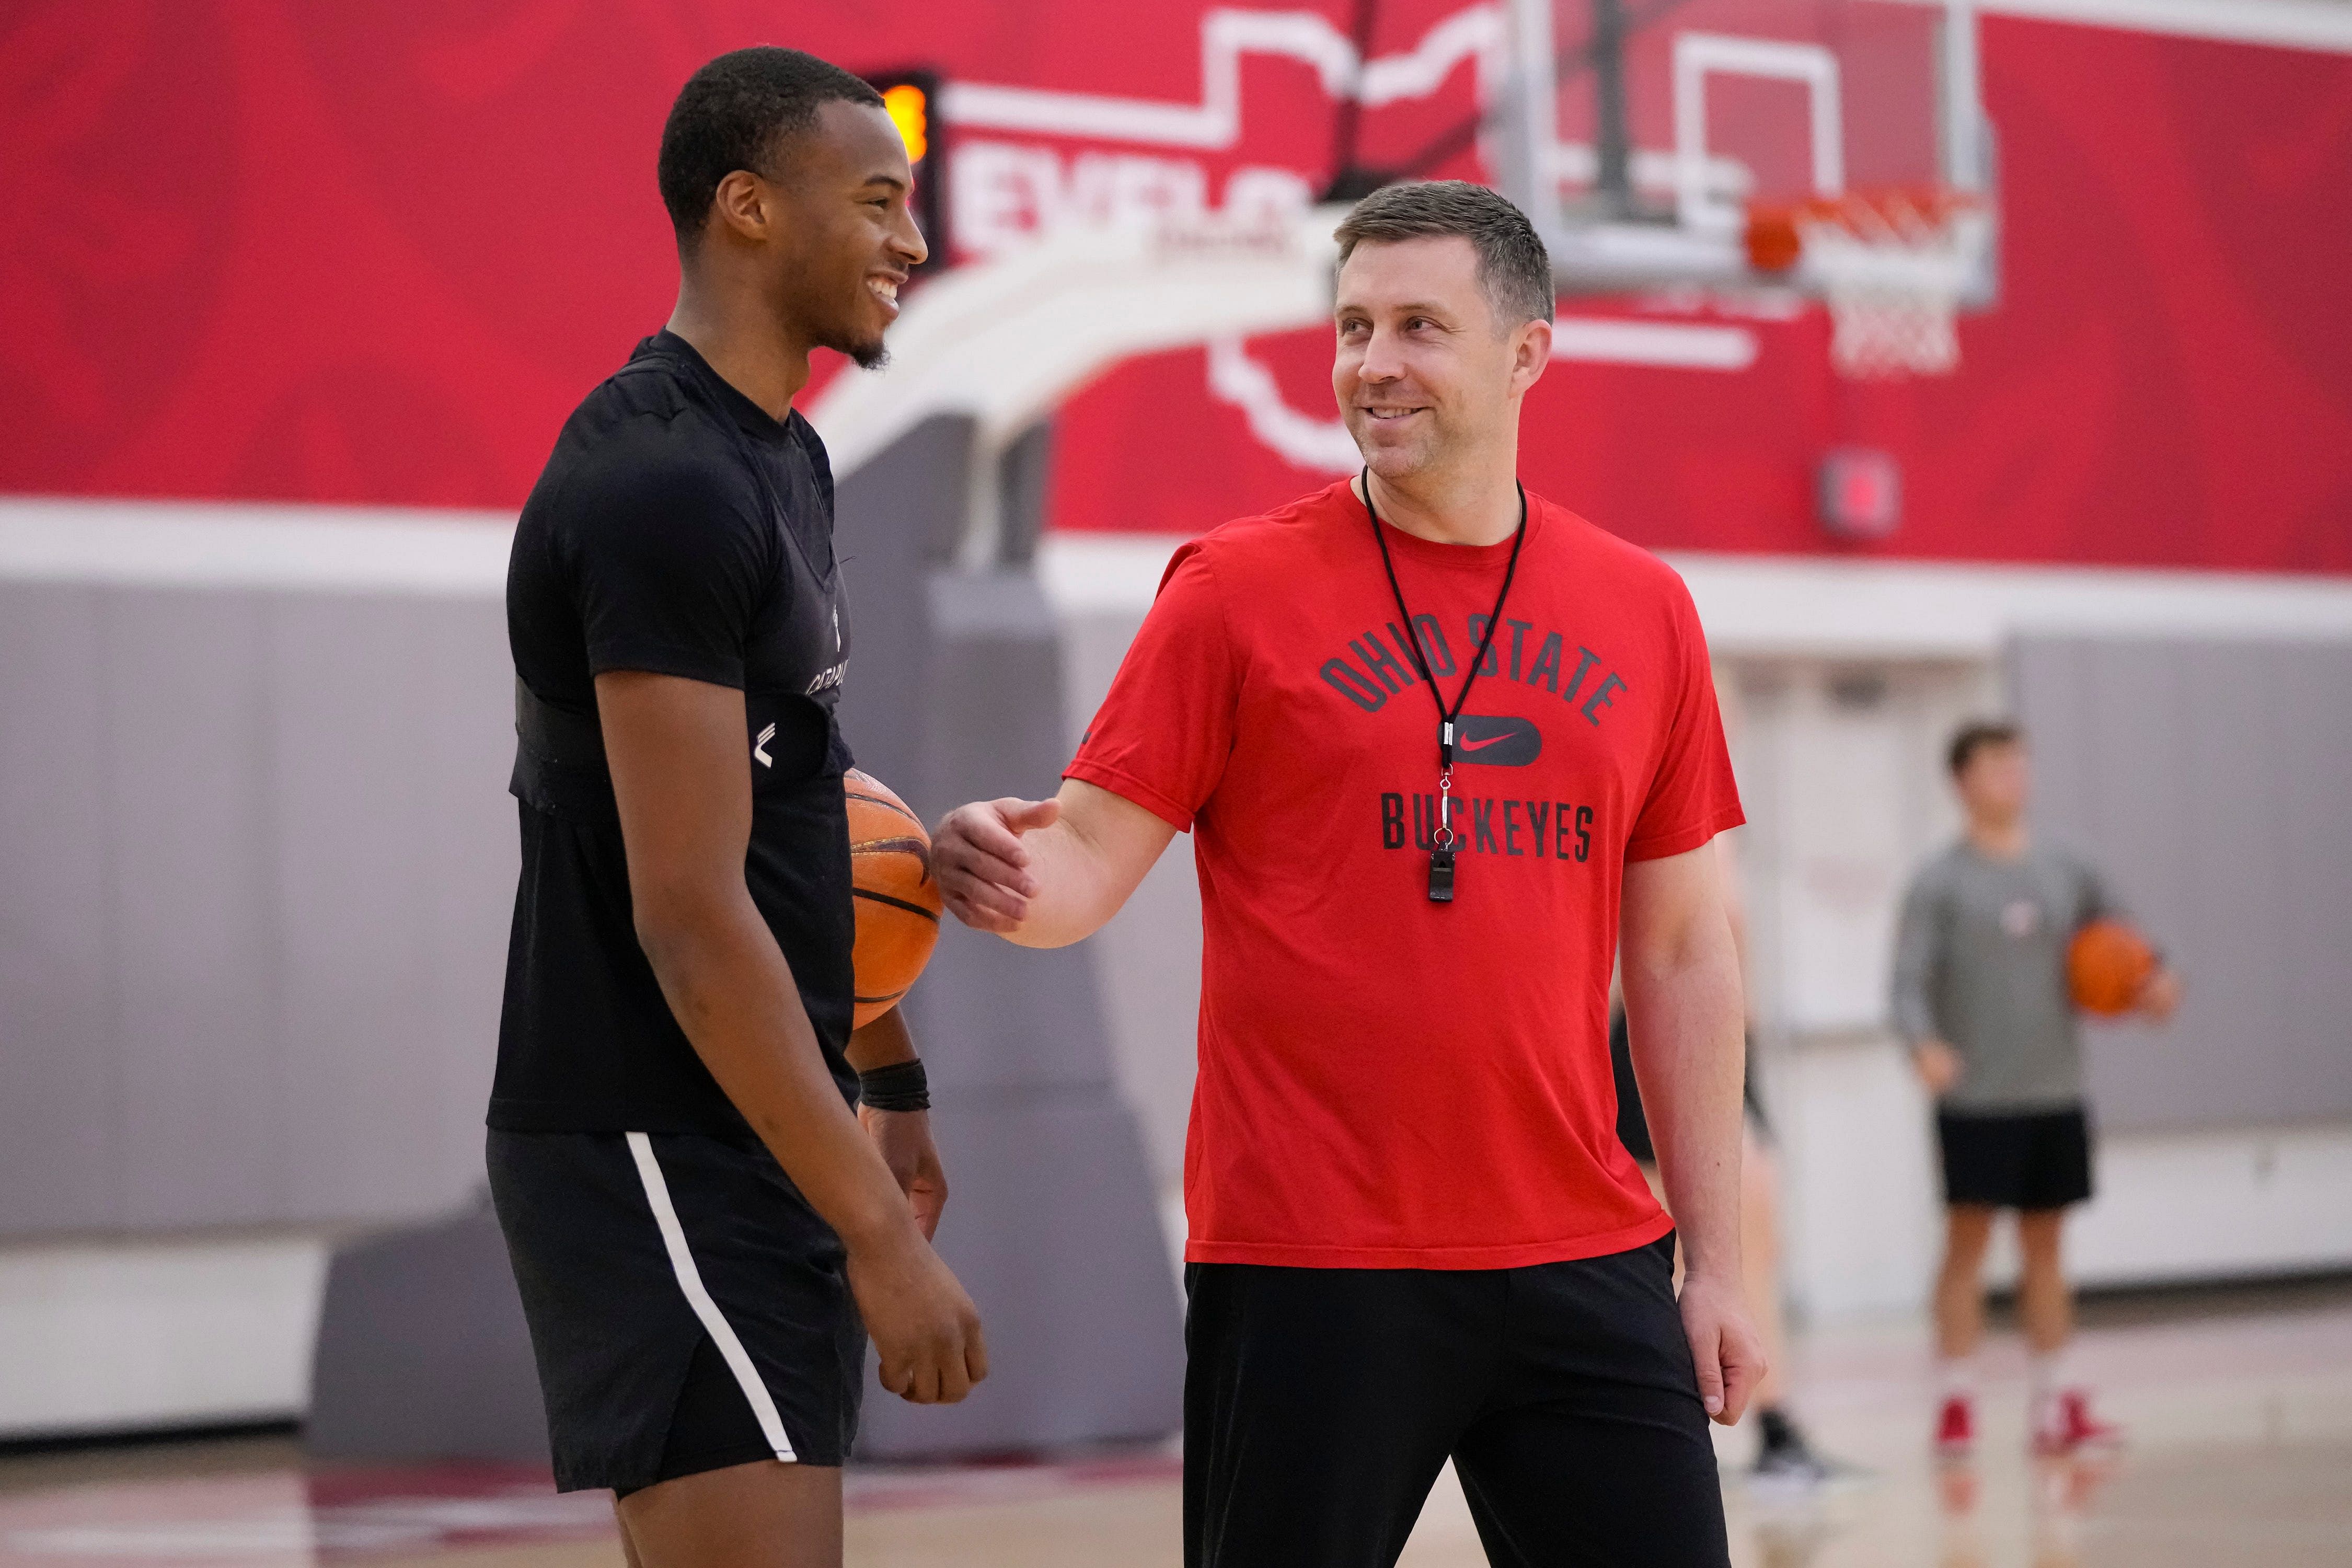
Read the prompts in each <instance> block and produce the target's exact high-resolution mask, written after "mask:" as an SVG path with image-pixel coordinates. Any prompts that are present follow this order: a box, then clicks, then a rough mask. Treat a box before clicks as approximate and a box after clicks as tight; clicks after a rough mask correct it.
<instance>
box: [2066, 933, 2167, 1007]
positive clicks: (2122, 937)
mask: <svg viewBox="0 0 2352 1568" xmlns="http://www.w3.org/2000/svg"><path fill="white" fill-rule="evenodd" d="M2156 968H2157V963H2156V950H2155V949H2154V948H2152V947H2150V946H2148V944H2147V938H2145V937H2143V936H2141V935H2140V934H2139V932H2138V931H2136V930H2134V929H2133V928H2132V927H2131V926H2130V925H2129V924H2127V923H2126V922H2125V921H2118V920H2096V921H2092V922H2091V923H2090V924H2089V925H2086V926H2084V928H2083V929H2082V930H2081V931H2076V932H2075V933H2074V941H2073V942H2070V943H2069V944H2068V945H2067V948H2066V986H2067V989H2068V990H2069V991H2071V992H2072V993H2073V994H2074V1005H2075V1006H2077V1007H2080V1008H2081V1009H2082V1010H2083V1011H2084V1012H2085V1013H2091V1014H2095V1015H2096V1016H2099V1017H2102V1018H2115V1017H2120V1016H2122V1015H2124V1014H2126V1013H2128V1012H2130V1011H2131V1010H2132V1007H2133V1005H2134V1004H2136V1003H2137V1002H2138V1000H2139V994H2140V990H2141V988H2142V987H2143V986H2145V985H2146V984H2147V981H2148V976H2150V975H2152V974H2154V973H2156Z"/></svg>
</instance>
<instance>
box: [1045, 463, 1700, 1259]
mask: <svg viewBox="0 0 2352 1568" xmlns="http://www.w3.org/2000/svg"><path fill="white" fill-rule="evenodd" d="M1382 526H1383V528H1384V529H1386V533H1387V538H1388V542H1389V548H1390V550H1391V552H1392V553H1393V555H1394V557H1395V561H1396V569H1397V576H1398V580H1399V581H1400V583H1401V584H1402V586H1403V589H1404V595H1405V600H1406V602H1407V604H1409V605H1411V607H1412V613H1413V618H1414V624H1415V626H1417V627H1418V628H1419V629H1420V634H1421V637H1422V641H1423V647H1424V649H1425V650H1426V652H1427V655H1428V658H1429V662H1430V665H1431V668H1433V670H1435V672H1436V674H1437V678H1438V680H1437V684H1438V686H1439V688H1440V689H1442V691H1443V693H1444V697H1445V699H1446V700H1447V702H1448V703H1451V702H1452V700H1453V699H1454V692H1455V690H1456V689H1458V688H1459V685H1460V682H1461V679H1462V674H1463V670H1464V668H1465V664H1466V662H1467V661H1468V659H1469V658H1471V657H1472V654H1473V652H1474V651H1475V648H1476V647H1477V644H1478V636H1479V633H1480V631H1481V630H1482V629H1483V627H1484V626H1485V623H1486V616H1487V615H1488V613H1489V612H1491V611H1492V610H1493V608H1494V605H1495V594H1496V589H1498V588H1499V587H1500V586H1501V585H1502V577H1503V570H1504V564H1505V561H1506V559H1507V556H1508V555H1509V553H1510V548H1511V547H1510V543H1509V542H1508V541H1506V542H1503V543H1500V544H1496V545H1493V546H1463V545H1447V544H1436V543H1432V542H1429V541H1426V540H1423V539H1417V538H1415V537H1413V536H1412V535H1411V534H1408V533H1404V532H1402V531H1399V530H1396V529H1394V528H1389V527H1387V525H1386V524H1383V525H1382ZM1398 623H1399V617H1398V616H1397V611H1396V604H1395V600H1394V598H1393V597H1392V596H1391V594H1390V592H1389V584H1388V580H1387V578H1386V576H1385V575H1384V574H1382V572H1381V557H1380V552H1379V550H1378V548H1377V547H1376V546H1375V545H1374V543H1373V540H1372V534H1371V525H1370V522H1369V521H1368V520H1367V518H1366V516H1365V512H1364V508H1363V503H1362V502H1360V500H1357V499H1356V497H1355V495H1354V493H1353V491H1352V490H1351V489H1350V488H1349V486H1348V485H1347V484H1346V483H1344V482H1342V483H1339V484H1335V485H1333V486H1332V487H1331V488H1330V489H1327V490H1323V491H1321V492H1319V493H1318V494H1315V495H1312V496H1308V497H1307V498H1306V499H1304V500H1299V501H1297V502H1295V503H1294V504H1292V505H1290V506H1287V507H1285V508H1283V509H1282V510H1278V511H1274V512H1270V513H1268V514H1266V515H1265V516H1263V517H1255V518H1249V519H1245V520H1244V521H1239V522H1232V523H1227V524H1226V525H1225V526H1224V527H1223V528H1220V529H1218V530H1216V531H1214V532H1212V533H1210V534H1208V535H1206V536H1205V537H1203V538H1202V539H1199V540H1196V541H1194V542H1192V543H1191V544H1188V545H1186V546H1184V547H1183V548H1182V549H1181V550H1180V551H1178V552H1177V553H1176V556H1175V559H1174V560H1172V561H1171V563H1169V567H1168V573H1167V575H1166V576H1165V577H1164V578H1163V579H1162V580H1161V583H1160V595H1159V598H1158V600H1157V601H1156V602H1155V603H1154V604H1153V605H1152V607H1151V613H1150V616H1147V617H1146V618H1145V620H1144V623H1143V629H1142V631H1141V632H1140V633H1139V635H1138V636H1137V637H1136V640H1135V645H1134V647H1132V648H1130V649H1129V652H1128V655H1127V659H1126V662H1125V663H1124V664H1122V665H1121V666H1120V668H1119V672H1118V679H1117V680H1116V681H1114V682H1113V683H1112V686H1111V689H1110V695H1109V697H1108V699H1106V700H1105V701H1104V703H1103V706H1102V710H1101V711H1100V712H1099V713H1098V714H1097V715H1096V718H1095V721H1094V725H1093V727H1092V728H1091V729H1090V730H1088V731H1087V738H1086V739H1085V741H1084V742H1081V743H1080V745H1079V748H1078V754H1077V756H1076V759H1075V760H1073V761H1072V762H1071V763H1070V765H1069V768H1068V770H1067V776H1069V777H1071V778H1075V779H1083V780H1085V781H1087V783H1089V784H1098V785H1100V786H1101V787H1102V788H1104V789H1107V790H1110V791H1112V792H1113V793H1114V794H1117V795H1122V796H1124V797H1126V798H1127V799H1129V800H1131V801H1133V802H1135V803H1136V804H1137V805H1141V806H1143V807H1145V808H1146V809H1147V810H1150V811H1151V812H1153V813H1154V814H1156V815H1158V816H1161V817H1163V818H1165V819H1166V820H1167V821H1169V822H1171V823H1172V824H1174V825H1175V826H1177V827H1178V828H1180V829H1185V828H1190V829H1192V830H1194V847H1193V856H1194V859H1195V862H1196V864H1197V866H1198V868H1199V872H1200V878H1201V911H1202V925H1203V927H1204V930H1205V942H1204V946H1203V951H1202V975H1201V1024H1200V1076H1199V1080H1198V1083H1197V1085H1196V1087H1195V1089H1194V1090H1193V1096H1192V1128H1191V1132H1190V1135H1189V1138H1188V1140H1187V1144H1186V1150H1185V1161H1184V1206H1185V1211H1186V1213H1187V1215H1189V1217H1190V1221H1191V1229H1192V1237H1191V1240H1190V1242H1189V1244H1188V1245H1187V1246H1186V1248H1185V1254H1184V1255H1185V1257H1186V1258H1188V1259H1189V1260H1191V1261H1192V1262H1196V1263H1271V1264H1286V1265H1294V1266H1303V1267H1307V1268H1518V1267H1521V1266H1523V1265H1528V1264H1535V1263H1549V1262H1555V1261H1558V1260H1559V1259H1562V1258H1591V1257H1597V1256H1600V1255H1601V1254H1604V1253H1610V1252H1619V1251H1623V1250H1625V1249H1627V1248H1629V1247H1639V1246H1642V1245H1643V1244H1645V1243H1647V1242H1650V1241H1654V1240H1655V1239H1656V1238H1657V1237H1660V1236H1663V1235H1664V1234H1665V1232H1666V1230H1667V1228H1668V1225H1669V1222H1668V1221H1667V1219H1666V1216H1665V1215H1664V1212H1663V1211H1661V1210H1660V1209H1659V1207H1658V1205H1657V1204H1656V1202H1655V1201H1654V1199H1653V1198H1652V1197H1651V1195H1650V1190H1649V1188H1648V1186H1647V1185H1646V1184H1644V1183H1643V1180H1642V1175H1641V1172H1640V1171H1639V1170H1638V1169H1637V1168H1636V1167H1635V1165H1634V1163H1633V1158H1632V1157H1631V1156H1630V1155H1628V1154H1627V1153H1626V1152H1625V1148H1624V1145H1623V1144H1622V1143H1620V1142H1618V1140H1617V1132H1616V1117H1617V1097H1616V1088H1615V1081H1614V1079H1613V1078H1612V1074H1611V1071H1610V1065H1609V1037H1608V1006H1609V972H1610V967H1611V963H1612V959H1613V958H1614V956H1615V953H1616V945H1617V904H1618V890H1619V887H1620V884H1621V881H1622V875H1623V868H1624V864H1625V862H1626V861H1627V860H1639V859H1647V858H1656V857H1662V856H1667V855H1677V854H1680V853H1682V852H1683V851H1685V850H1688V849H1694V848H1696V847H1698V846H1700V845H1702V844H1705V843H1706V842H1707V841H1708V840H1709V839H1711V838H1713V837H1715V836H1716V835H1717V834H1718V833H1720V832H1722V831H1723V830H1724V829H1726V828H1727V827H1732V826H1737V825H1738V823H1739V821H1740V820H1741V818H1740V812H1739V801H1738V791H1737V789H1736V786H1735V785H1734V784H1733V782H1732V777H1731V766H1730V761H1729V758H1728V757H1727V754H1726V752H1725V750H1724V743H1723V730H1722V724H1721V721H1720V720H1719V718H1718V717H1717V711H1716V703H1715V687H1714V682H1713V680H1712V679H1711V676H1710V673H1709V668H1708V662H1707V653H1706V638H1705V637H1704V636H1703V634H1702V633H1701V632H1700V630H1699V625H1698V617H1697V615H1696V611H1695V610H1694V609H1693V608H1692V605H1691V601H1690V595H1689V593H1688V592H1687V590H1685V588H1684V586H1683V584H1682V580H1681V579H1680V578H1679V577H1677V576H1675V574H1674V572H1673V571H1672V570H1671V569H1669V568H1668V567H1667V566H1666V565H1665V564H1664V563H1663V562H1661V561H1659V560H1658V559H1657V558H1656V557H1655V556H1654V555H1651V554H1649V553H1647V552H1644V551H1642V550H1638V549H1636V548H1634V547H1633V546H1632V545H1630V544H1626V543H1624V542H1622V541H1620V540H1618V539H1615V538H1613V537H1612V536H1611V535H1609V534H1606V533H1603V532H1602V531H1601V530H1599V529H1597V528H1595V527H1593V526H1592V525H1591V523H1589V522H1586V521H1584V520H1583V519H1581V518H1580V517H1577V516H1576V515H1575V514H1573V513H1571V512H1569V511H1567V510H1562V509H1561V508H1559V507H1557V506H1553V505H1552V504H1550V503H1549V502H1548V501H1544V500H1538V499H1536V498H1534V497H1532V496H1531V497H1529V498H1528V536H1527V541H1526V543H1525V545H1524V547H1523V550H1522V552H1521V555H1520V558H1519V567H1518V575H1517V581H1516V582H1515V584H1513V586H1512V589H1511V595H1510V602H1509V604H1508V605H1506V606H1505V608H1504V612H1503V624H1502V626H1499V627H1498V628H1497V629H1496V634H1495V640H1494V645H1493V647H1492V648H1491V650H1490V651H1489V653H1488V656H1487V661H1486V667H1485V668H1484V670H1483V671H1482V673H1481V674H1480V676H1479V678H1478V681H1477V684H1476V685H1475V687H1474V688H1473V689H1472V690H1471V694H1470V700H1469V702H1468V704H1467V705H1466V706H1465V709H1464V710H1463V713H1464V717H1463V720H1462V721H1461V726H1460V732H1459V739H1458V742H1457V752H1456V759H1457V760H1456V765H1455V767H1454V827H1455V831H1456V832H1457V833H1458V834H1459V835H1460V837H1461V840H1462V843H1461V850H1460V854H1459V857H1458V859H1457V862H1456V866H1457V871H1456V885H1455V890H1454V901H1453V902H1452V903H1451V904H1439V903H1433V902H1432V901H1431V900H1430V898H1429V855H1428V852H1427V848H1426V844H1427V840H1428V836H1429V835H1430V833H1431V832H1432V831H1433V829H1434V828H1435V826H1436V822H1435V813H1436V805H1435V802H1436V799H1437V709H1436V705H1435V704H1434V703H1433V702H1432V701H1431V700H1430V693H1429V689H1428V687H1427V686H1426V685H1425V684H1423V682H1421V681H1420V679H1419V678H1418V676H1417V675H1416V674H1415V673H1414V670H1413V665H1412V658H1411V657H1410V655H1409V654H1408V652H1407V651H1406V648H1405V646H1404V642H1403V638H1402V631H1401V630H1400V627H1399V624H1398Z"/></svg>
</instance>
